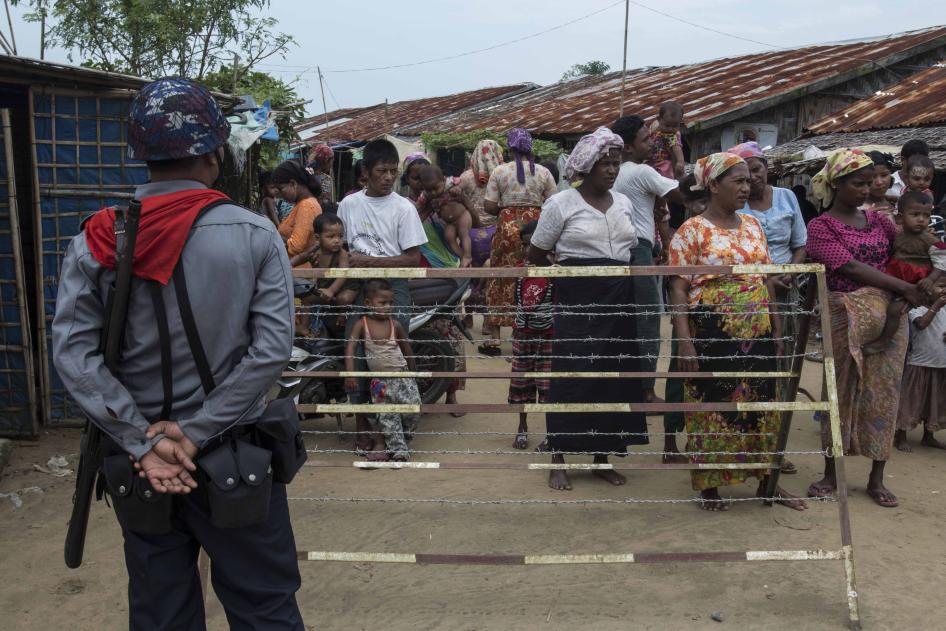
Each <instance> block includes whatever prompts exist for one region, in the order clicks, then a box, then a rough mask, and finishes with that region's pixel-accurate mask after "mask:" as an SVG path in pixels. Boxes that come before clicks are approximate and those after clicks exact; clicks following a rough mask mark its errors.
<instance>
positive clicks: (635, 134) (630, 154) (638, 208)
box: [611, 116, 683, 403]
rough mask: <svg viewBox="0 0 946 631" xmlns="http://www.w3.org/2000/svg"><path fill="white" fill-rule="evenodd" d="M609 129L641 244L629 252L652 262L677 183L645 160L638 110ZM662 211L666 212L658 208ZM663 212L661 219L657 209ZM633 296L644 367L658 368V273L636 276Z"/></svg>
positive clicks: (649, 394) (651, 398) (651, 396)
mask: <svg viewBox="0 0 946 631" xmlns="http://www.w3.org/2000/svg"><path fill="white" fill-rule="evenodd" d="M611 130H612V131H613V132H614V133H616V134H617V135H619V136H621V138H623V139H624V154H623V158H624V163H623V164H622V165H621V170H620V172H619V173H618V178H617V180H616V181H615V183H614V190H616V191H617V192H619V193H623V194H625V195H627V197H628V198H629V199H630V200H631V205H632V206H633V208H634V210H633V212H632V214H631V219H632V221H633V222H634V228H635V230H636V231H637V238H638V244H637V247H636V248H634V249H633V250H632V252H631V261H630V263H631V265H653V264H654V241H655V238H656V234H657V230H658V228H659V229H660V234H661V237H662V238H663V239H664V244H663V245H664V247H665V248H666V247H667V246H668V245H670V236H671V235H672V231H671V230H670V223H669V216H668V214H667V213H666V212H665V211H664V201H665V200H669V201H673V202H677V203H681V204H682V203H683V196H682V195H681V193H680V189H679V183H678V182H677V181H676V180H674V179H671V178H668V177H664V176H663V175H661V174H660V173H658V172H657V171H656V169H654V168H653V167H651V166H649V165H647V164H644V163H643V162H644V160H645V159H647V157H648V156H649V155H650V150H651V142H650V133H649V132H648V130H647V126H646V125H645V124H644V119H642V118H641V117H640V116H622V117H621V118H619V119H617V120H616V121H615V122H614V124H613V125H612V126H611ZM660 211H663V212H660ZM658 212H659V213H660V216H659V219H658V216H657V213H658ZM633 279H634V300H635V302H636V303H638V305H639V306H640V311H641V312H642V313H641V315H638V316H637V336H638V337H639V338H641V339H642V340H653V341H644V342H641V350H642V351H643V352H642V353H641V354H642V355H648V356H650V357H648V358H646V359H644V369H645V370H648V371H651V372H653V371H656V370H657V355H659V354H660V342H659V341H657V340H659V339H660V316H659V315H658V312H659V311H660V304H661V302H662V301H661V293H660V277H658V276H634V277H633ZM654 382H655V379H645V380H644V383H643V389H644V401H645V402H648V403H651V402H659V401H660V399H659V398H658V397H657V395H656V394H655V393H654Z"/></svg>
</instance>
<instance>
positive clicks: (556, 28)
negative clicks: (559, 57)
mask: <svg viewBox="0 0 946 631" xmlns="http://www.w3.org/2000/svg"><path fill="white" fill-rule="evenodd" d="M624 2H625V0H618V1H617V2H612V3H611V4H609V5H607V6H605V7H602V8H600V9H598V10H596V11H592V12H591V13H586V14H585V15H582V16H581V17H577V18H575V19H573V20H569V21H568V22H563V23H562V24H558V25H556V26H553V27H551V28H547V29H545V30H544V31H539V32H537V33H532V34H531V35H525V36H523V37H519V38H517V39H513V40H509V41H506V42H502V43H501V44H494V45H492V46H487V47H485V48H477V49H476V50H469V51H466V52H464V53H457V54H455V55H448V56H446V57H437V58H435V59H425V60H423V61H415V62H411V63H404V64H394V65H391V66H377V67H374V68H343V69H339V70H323V71H322V72H323V73H332V74H343V73H351V72H374V71H377V70H395V69H398V68H411V67H414V66H423V65H426V64H433V63H438V62H441V61H451V60H453V59H460V58H461V57H469V56H470V55H478V54H480V53H485V52H489V51H491V50H496V49H498V48H505V47H506V46H512V45H513V44H518V43H520V42H524V41H527V40H530V39H534V38H536V37H540V36H542V35H546V34H548V33H552V32H554V31H559V30H561V29H563V28H566V27H568V26H571V25H572V24H577V23H578V22H582V21H584V20H587V19H588V18H592V17H594V16H596V15H598V14H600V13H604V12H605V11H607V10H608V9H613V8H614V7H616V6H618V5H621V4H624ZM260 65H262V64H260ZM271 65H273V66H275V67H289V66H279V65H276V64H271ZM296 67H302V66H296ZM305 72H311V71H310V70H306V71H305Z"/></svg>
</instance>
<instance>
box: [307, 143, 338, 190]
mask: <svg viewBox="0 0 946 631" xmlns="http://www.w3.org/2000/svg"><path fill="white" fill-rule="evenodd" d="M334 163H335V152H334V151H332V148H331V147H329V146H328V145H326V144H321V145H316V146H314V147H312V150H311V151H309V165H308V166H309V168H311V169H312V170H313V171H314V172H315V177H316V178H317V179H318V181H319V184H321V185H322V195H321V196H320V197H319V203H320V204H325V203H326V202H334V201H335V178H334V177H333V176H332V165H333V164H334Z"/></svg>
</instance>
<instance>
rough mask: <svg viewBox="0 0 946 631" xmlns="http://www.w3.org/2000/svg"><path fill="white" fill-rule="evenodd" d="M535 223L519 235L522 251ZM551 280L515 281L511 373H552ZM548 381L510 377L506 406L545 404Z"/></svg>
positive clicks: (525, 439) (524, 428) (518, 443)
mask: <svg viewBox="0 0 946 631" xmlns="http://www.w3.org/2000/svg"><path fill="white" fill-rule="evenodd" d="M538 225H539V222H538V221H530V222H529V223H527V224H526V225H524V226H523V227H522V229H521V230H520V231H519V238H520V240H521V241H522V247H523V249H525V250H526V251H528V249H529V243H530V241H531V240H532V234H533V233H534V232H535V228H536V226H538ZM552 317H553V314H552V279H550V278H518V279H516V318H515V320H514V322H513V327H512V371H513V372H514V373H516V372H549V371H550V370H552V357H551V355H552ZM548 392H549V380H548V379H532V378H524V377H513V378H512V379H510V380H509V403H511V404H514V405H515V404H523V403H536V402H538V403H545V398H546V396H547V395H548ZM512 446H513V448H515V449H526V448H527V447H528V446H529V425H528V414H526V413H525V412H521V413H520V414H519V429H517V430H516V439H515V440H514V441H513V443H512Z"/></svg>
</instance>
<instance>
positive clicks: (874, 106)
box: [808, 64, 946, 134]
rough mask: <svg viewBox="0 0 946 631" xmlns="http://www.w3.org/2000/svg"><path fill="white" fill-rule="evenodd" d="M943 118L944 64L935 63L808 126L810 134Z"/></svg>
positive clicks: (929, 122) (916, 123)
mask: <svg viewBox="0 0 946 631" xmlns="http://www.w3.org/2000/svg"><path fill="white" fill-rule="evenodd" d="M944 121H946V65H943V64H937V65H935V66H932V67H930V68H927V69H926V70H922V71H920V72H918V73H916V74H914V75H912V76H910V77H908V78H907V79H904V80H903V81H901V82H900V83H898V84H896V85H893V86H890V87H889V88H885V89H884V90H881V91H878V92H877V93H876V94H875V95H874V96H871V97H868V98H866V99H863V100H861V101H858V102H857V103H854V104H853V105H851V106H850V107H847V108H845V109H843V110H840V111H838V112H835V113H834V114H831V115H830V116H827V117H825V118H823V119H821V120H820V121H818V122H816V123H814V124H812V125H810V126H809V128H808V131H810V132H811V133H814V134H825V133H829V132H852V131H866V130H870V129H892V128H895V127H918V126H922V125H933V124H936V123H942V122H944Z"/></svg>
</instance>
